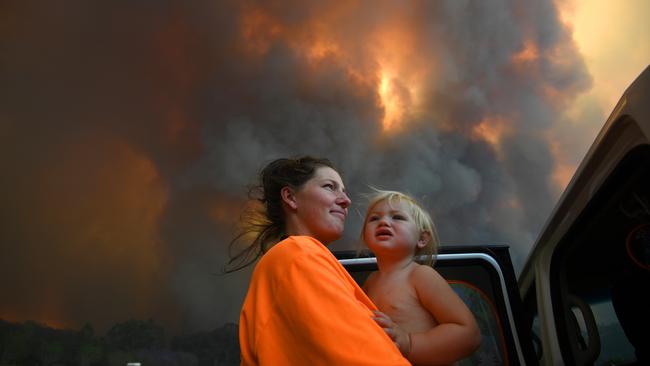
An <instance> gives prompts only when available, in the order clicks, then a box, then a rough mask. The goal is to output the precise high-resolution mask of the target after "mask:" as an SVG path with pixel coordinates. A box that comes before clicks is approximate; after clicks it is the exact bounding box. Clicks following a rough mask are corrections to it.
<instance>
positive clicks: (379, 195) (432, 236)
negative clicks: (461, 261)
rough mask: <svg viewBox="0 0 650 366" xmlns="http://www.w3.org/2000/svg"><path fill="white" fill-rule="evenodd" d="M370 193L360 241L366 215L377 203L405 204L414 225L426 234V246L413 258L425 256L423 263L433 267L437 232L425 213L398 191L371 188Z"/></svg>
mask: <svg viewBox="0 0 650 366" xmlns="http://www.w3.org/2000/svg"><path fill="white" fill-rule="evenodd" d="M371 189H372V193H370V194H368V195H367V199H368V209H367V210H366V216H365V218H364V220H363V229H362V230H361V241H364V240H363V239H364V238H363V235H364V231H365V228H366V223H367V221H368V214H369V213H370V210H372V208H373V207H375V205H376V204H378V203H379V202H384V201H385V202H388V204H389V205H392V204H393V203H395V202H404V203H406V205H407V207H408V210H409V213H410V214H411V216H412V217H413V220H414V221H415V225H416V226H417V228H418V230H420V234H421V233H428V234H429V240H428V241H427V245H425V246H424V247H423V248H420V249H418V250H416V251H415V256H416V257H418V256H426V259H425V260H424V261H423V262H424V263H425V264H427V265H433V262H435V257H436V255H437V254H438V247H439V246H440V239H439V238H438V231H437V230H436V226H435V225H434V224H433V220H432V219H431V216H430V215H429V213H427V211H425V210H424V209H423V208H422V207H421V206H420V205H419V204H418V203H417V201H416V200H415V198H413V197H411V196H409V195H408V194H405V193H402V192H398V191H387V190H381V189H377V188H373V187H371Z"/></svg>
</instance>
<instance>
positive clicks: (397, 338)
mask: <svg viewBox="0 0 650 366" xmlns="http://www.w3.org/2000/svg"><path fill="white" fill-rule="evenodd" d="M373 313H374V316H373V317H372V319H374V321H375V322H377V324H379V326H380V327H382V328H383V329H384V331H385V332H386V334H388V336H389V337H390V338H391V339H392V340H393V342H395V345H396V346H397V348H399V350H400V352H402V355H403V356H404V357H408V355H409V353H411V335H410V334H409V333H408V332H406V331H405V330H404V329H402V328H401V327H400V326H399V325H397V323H395V322H394V321H393V320H392V319H391V318H390V317H389V316H388V315H386V314H384V313H382V312H381V311H378V310H376V311H374V312H373Z"/></svg>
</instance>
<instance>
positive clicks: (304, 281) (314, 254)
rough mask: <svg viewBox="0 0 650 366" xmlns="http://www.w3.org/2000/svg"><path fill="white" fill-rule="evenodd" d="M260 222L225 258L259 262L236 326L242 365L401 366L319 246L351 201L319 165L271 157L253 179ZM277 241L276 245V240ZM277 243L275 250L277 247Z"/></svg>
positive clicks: (359, 296) (333, 234) (335, 233)
mask: <svg viewBox="0 0 650 366" xmlns="http://www.w3.org/2000/svg"><path fill="white" fill-rule="evenodd" d="M258 188H259V192H260V194H261V196H260V197H258V198H257V199H258V200H259V201H260V202H261V203H263V205H264V210H263V212H262V215H263V216H262V218H263V221H262V222H261V223H260V221H259V217H255V216H253V217H249V222H248V227H246V228H245V230H244V231H243V233H242V234H241V235H240V236H238V237H237V238H236V239H235V240H234V241H233V243H231V244H234V242H235V241H237V239H239V238H243V237H246V236H247V235H248V234H250V233H251V232H254V233H255V237H254V240H253V241H252V244H251V245H250V246H249V247H248V248H246V249H245V250H244V251H243V252H241V253H239V254H238V255H237V256H235V257H234V258H233V259H232V260H231V264H238V265H237V266H236V269H239V268H243V267H245V266H246V265H248V264H250V263H252V262H253V261H255V260H256V259H257V258H259V257H261V259H260V261H259V262H258V264H257V266H256V268H255V271H254V272H253V277H252V279H251V282H250V286H249V289H248V294H247V295H246V300H245V301H244V305H243V308H242V311H241V315H240V320H239V342H240V349H241V364H242V365H310V366H313V365H408V364H409V363H408V361H407V360H406V359H405V358H403V357H402V356H401V354H400V352H399V350H398V349H397V347H396V346H395V344H394V343H393V341H392V340H391V339H390V338H389V337H388V335H386V333H385V332H384V330H382V328H381V327H380V326H379V325H377V324H376V323H375V321H374V320H373V318H372V316H373V313H372V311H375V310H377V308H376V307H375V305H374V304H373V303H372V302H371V301H370V299H368V297H367V296H366V295H365V294H364V292H363V291H362V290H361V288H359V286H358V285H357V284H356V282H355V281H354V280H353V279H352V277H350V275H349V274H348V273H347V271H346V270H345V269H344V268H343V267H342V266H341V265H340V264H339V263H338V261H337V260H336V258H335V257H334V256H333V255H332V253H331V252H330V251H329V250H328V249H327V248H326V245H328V244H329V243H331V242H332V241H334V240H336V239H338V238H340V237H341V234H342V233H343V228H344V225H345V218H346V216H347V212H348V207H349V206H350V198H348V196H347V194H346V192H345V186H344V185H343V182H342V180H341V177H340V175H339V174H338V173H337V172H336V170H334V168H333V166H332V164H331V162H330V161H329V160H326V159H316V158H312V157H302V158H298V159H278V160H275V161H272V162H271V163H269V164H268V165H267V166H266V167H265V168H264V169H263V170H262V172H261V173H260V186H259V187H258ZM278 241H279V242H278ZM276 243H277V244H276Z"/></svg>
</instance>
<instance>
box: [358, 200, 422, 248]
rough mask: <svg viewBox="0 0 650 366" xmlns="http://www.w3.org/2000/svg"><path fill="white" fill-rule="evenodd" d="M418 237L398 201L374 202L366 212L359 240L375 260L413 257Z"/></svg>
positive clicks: (413, 223) (415, 228)
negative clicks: (397, 256) (386, 255)
mask: <svg viewBox="0 0 650 366" xmlns="http://www.w3.org/2000/svg"><path fill="white" fill-rule="evenodd" d="M420 234H421V233H420V230H419V229H418V227H417V225H416V224H415V220H414V219H413V216H412V215H411V210H410V209H409V206H408V204H407V203H405V202H403V201H401V200H397V201H392V202H390V203H389V202H387V201H386V200H384V201H379V202H377V203H376V204H375V205H374V206H373V207H372V208H371V209H370V211H369V212H368V215H367V216H366V221H365V223H364V227H363V240H364V242H365V243H366V245H367V246H368V248H369V249H370V250H372V251H373V252H374V253H375V255H377V256H378V257H380V256H381V255H383V254H390V255H392V256H394V255H396V254H400V255H410V256H413V255H414V254H415V251H416V249H417V248H418V247H419V246H420V244H419V243H418V241H419V239H420Z"/></svg>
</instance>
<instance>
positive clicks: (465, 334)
mask: <svg viewBox="0 0 650 366" xmlns="http://www.w3.org/2000/svg"><path fill="white" fill-rule="evenodd" d="M410 281H411V284H412V285H413V286H414V288H415V291H416V293H417V295H418V298H419V300H420V303H421V304H422V305H423V307H424V308H426V309H427V310H428V311H429V312H430V313H431V314H432V315H433V317H434V318H435V319H436V321H437V322H438V325H437V326H435V327H433V328H432V329H430V330H428V331H427V332H424V333H411V334H410V341H411V345H410V352H409V355H408V359H409V361H411V363H413V364H415V365H439V364H449V363H453V362H456V361H458V360H460V359H462V358H465V357H467V356H469V355H470V354H472V352H474V351H475V350H476V349H477V348H478V346H479V345H480V342H481V334H480V331H479V329H478V325H477V324H476V319H474V315H473V314H472V312H471V311H470V310H469V309H468V308H467V306H466V305H465V303H464V302H463V300H461V298H460V297H459V296H458V295H456V293H455V292H454V290H452V288H451V287H450V286H449V284H448V283H447V281H446V280H445V279H444V278H443V277H442V276H440V274H439V273H438V272H436V270H434V269H433V268H431V267H429V266H418V268H416V269H415V270H414V271H413V272H412V273H411V276H410Z"/></svg>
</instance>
